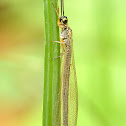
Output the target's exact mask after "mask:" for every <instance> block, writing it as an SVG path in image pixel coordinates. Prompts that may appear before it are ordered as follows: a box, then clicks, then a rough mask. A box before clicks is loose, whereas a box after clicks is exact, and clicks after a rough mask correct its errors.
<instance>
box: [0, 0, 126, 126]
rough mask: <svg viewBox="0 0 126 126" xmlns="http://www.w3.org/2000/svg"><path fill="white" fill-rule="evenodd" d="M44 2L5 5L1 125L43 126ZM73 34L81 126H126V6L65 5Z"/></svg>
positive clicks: (0, 37)
mask: <svg viewBox="0 0 126 126" xmlns="http://www.w3.org/2000/svg"><path fill="white" fill-rule="evenodd" d="M43 14H44V13H43V2H42V1H41V0H39V1H34V0H22V1H21V0H20V1H19V0H18V1H17V0H0V126H35V125H36V126H39V125H40V126H41V124H42V122H41V121H42V117H41V115H42V89H43V56H44V22H43V21H44V19H43ZM65 15H66V16H67V17H68V21H69V26H70V27H71V28H72V30H73V42H74V54H75V62H76V70H77V80H78V89H79V113H78V126H82V125H85V126H87V125H88V126H126V119H125V118H126V107H125V106H126V100H125V97H126V77H125V76H126V35H125V34H126V23H125V22H126V1H124V0H116V1H114V0H106V1H105V0H104V1H101V0H94V1H92V0H88V1H85V0H80V1H76V0H69V1H67V0H65Z"/></svg>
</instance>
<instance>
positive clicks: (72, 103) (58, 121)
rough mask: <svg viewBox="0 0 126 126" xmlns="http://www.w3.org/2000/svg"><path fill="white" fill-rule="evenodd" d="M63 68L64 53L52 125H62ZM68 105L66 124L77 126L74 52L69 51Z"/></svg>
mask: <svg viewBox="0 0 126 126" xmlns="http://www.w3.org/2000/svg"><path fill="white" fill-rule="evenodd" d="M71 46H72V45H71ZM63 69H64V55H61V83H60V90H59V94H58V95H59V96H58V103H57V104H56V108H57V109H56V111H55V112H54V116H53V126H63V125H62V121H63V120H62V116H63V114H62V112H63V110H62V104H63V95H62V90H63V89H62V87H63V86H62V84H63V83H62V79H63V78H62V77H63ZM68 104H69V106H68V126H77V113H78V88H77V77H76V69H75V61H74V53H73V51H72V52H71V64H70V78H69V103H68Z"/></svg>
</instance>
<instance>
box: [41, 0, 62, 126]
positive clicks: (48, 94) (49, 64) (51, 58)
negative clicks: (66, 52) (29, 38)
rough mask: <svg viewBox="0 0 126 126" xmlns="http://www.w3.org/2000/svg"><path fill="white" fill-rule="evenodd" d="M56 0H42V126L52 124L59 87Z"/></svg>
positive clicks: (50, 125)
mask: <svg viewBox="0 0 126 126" xmlns="http://www.w3.org/2000/svg"><path fill="white" fill-rule="evenodd" d="M52 3H53V4H54V6H55V7H56V9H57V0H44V16H45V61H44V92H43V126H52V119H53V117H54V116H55V111H56V107H57V102H58V93H59V92H58V91H59V87H60V58H56V57H58V56H59V55H60V44H58V43H55V42H52V41H58V40H59V28H58V26H57V15H56V12H55V10H54V8H53V5H52Z"/></svg>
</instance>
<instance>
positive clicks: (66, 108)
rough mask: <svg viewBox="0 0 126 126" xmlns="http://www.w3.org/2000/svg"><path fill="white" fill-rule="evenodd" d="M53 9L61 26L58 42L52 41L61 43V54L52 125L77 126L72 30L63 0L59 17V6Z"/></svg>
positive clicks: (76, 95) (76, 90) (76, 92)
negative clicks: (58, 87) (59, 81)
mask: <svg viewBox="0 0 126 126" xmlns="http://www.w3.org/2000/svg"><path fill="white" fill-rule="evenodd" d="M53 7H54V5H53ZM54 9H55V7H54ZM55 11H56V13H57V16H58V26H59V27H60V28H61V33H60V42H59V41H54V42H57V43H60V44H61V47H62V54H61V86H60V87H61V88H60V93H59V99H58V100H59V102H58V105H57V110H56V114H54V117H53V126H77V113H78V89H77V78H76V70H75V62H74V53H73V39H72V30H71V28H70V27H69V26H68V19H67V17H66V16H64V1H63V0H61V17H59V7H58V10H56V9H55ZM60 101H61V102H60ZM60 117H61V119H60Z"/></svg>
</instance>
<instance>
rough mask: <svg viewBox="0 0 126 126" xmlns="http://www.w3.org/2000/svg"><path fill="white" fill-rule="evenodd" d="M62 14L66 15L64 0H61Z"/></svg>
mask: <svg viewBox="0 0 126 126" xmlns="http://www.w3.org/2000/svg"><path fill="white" fill-rule="evenodd" d="M62 14H63V15H62ZM61 16H64V0H61Z"/></svg>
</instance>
